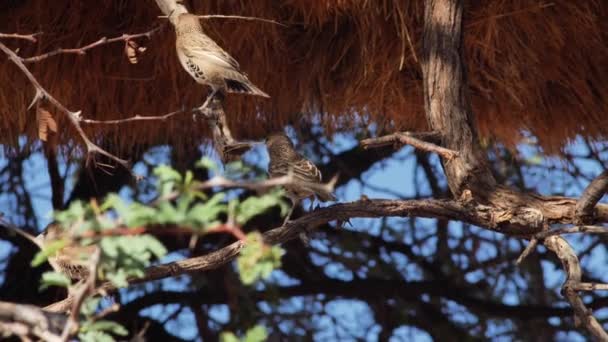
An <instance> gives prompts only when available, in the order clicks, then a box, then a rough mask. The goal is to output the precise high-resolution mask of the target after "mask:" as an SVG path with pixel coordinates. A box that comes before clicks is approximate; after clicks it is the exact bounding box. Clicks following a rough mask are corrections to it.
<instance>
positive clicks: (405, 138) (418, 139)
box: [360, 132, 458, 160]
mask: <svg viewBox="0 0 608 342" xmlns="http://www.w3.org/2000/svg"><path fill="white" fill-rule="evenodd" d="M436 136H437V134H436V133H433V132H431V133H412V132H397V133H393V134H389V135H385V136H383V137H379V138H370V139H365V140H361V143H360V144H361V146H363V148H365V149H368V148H376V147H380V146H386V145H391V144H399V145H403V144H407V145H412V146H413V147H415V148H417V149H419V150H422V151H427V152H435V153H437V154H438V155H440V156H442V157H443V158H445V159H447V160H452V159H454V158H456V157H458V152H457V151H454V150H450V149H447V148H445V147H441V146H439V145H437V144H434V143H432V142H428V141H425V140H423V139H425V138H428V137H432V138H436Z"/></svg>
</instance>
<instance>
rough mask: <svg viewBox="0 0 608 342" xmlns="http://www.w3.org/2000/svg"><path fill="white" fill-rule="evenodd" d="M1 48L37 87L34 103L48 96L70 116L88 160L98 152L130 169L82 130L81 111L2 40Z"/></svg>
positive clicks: (122, 160) (48, 98)
mask: <svg viewBox="0 0 608 342" xmlns="http://www.w3.org/2000/svg"><path fill="white" fill-rule="evenodd" d="M0 50H2V51H3V52H4V53H6V55H7V56H8V58H9V59H10V60H11V61H12V62H13V63H14V64H15V65H16V66H17V67H18V68H19V69H20V70H21V71H22V72H23V74H24V75H25V76H26V77H27V79H28V80H29V81H30V83H32V85H33V86H34V88H35V89H36V95H35V96H34V101H33V102H32V104H34V103H35V102H37V101H39V100H41V99H43V98H46V99H47V100H48V101H49V102H51V103H52V104H53V105H54V106H55V107H57V108H58V109H59V110H60V111H62V112H63V113H64V114H65V115H66V117H67V118H68V120H69V121H70V123H71V124H72V126H74V128H75V129H76V131H77V132H78V135H80V138H81V139H82V141H83V142H84V144H85V147H86V151H87V161H88V158H89V156H91V155H92V154H95V153H98V154H101V155H103V156H106V157H108V158H110V159H112V160H114V161H116V162H117V163H118V164H120V165H122V166H123V167H124V168H125V169H127V170H130V167H129V162H128V161H127V160H124V159H120V158H118V157H116V156H115V155H113V154H111V153H110V152H107V151H106V150H104V149H102V148H101V147H99V146H97V145H96V144H95V143H93V142H92V141H91V140H90V139H89V138H88V137H87V135H86V134H85V133H84V131H83V130H82V127H80V123H79V121H80V113H81V112H80V111H78V112H73V111H71V110H69V109H67V108H66V107H65V106H64V105H63V104H62V103H61V102H59V101H58V100H57V99H55V98H54V97H53V96H52V95H51V94H50V93H49V92H47V91H46V89H44V88H43V87H42V86H41V85H40V83H39V82H38V80H37V79H36V77H34V75H33V74H32V73H31V72H30V71H29V69H28V68H27V67H26V66H25V64H23V62H22V59H21V57H19V56H17V54H16V53H14V52H13V51H12V50H11V49H9V48H8V47H7V46H6V45H4V44H2V43H1V42H0Z"/></svg>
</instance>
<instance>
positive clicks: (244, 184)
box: [151, 174, 338, 205]
mask: <svg viewBox="0 0 608 342" xmlns="http://www.w3.org/2000/svg"><path fill="white" fill-rule="evenodd" d="M337 180H338V178H337V176H334V177H333V178H332V179H331V180H330V181H329V182H327V183H310V182H302V181H298V180H297V179H296V178H295V177H293V175H289V174H288V175H285V176H281V177H275V178H270V179H266V180H263V181H235V180H231V179H228V178H225V177H223V176H214V177H212V178H211V179H209V180H207V181H205V182H202V183H197V184H194V185H193V187H192V189H193V190H206V189H213V188H224V189H236V188H239V189H247V190H253V191H259V190H265V189H269V188H274V187H277V186H284V185H294V184H297V185H300V186H302V187H306V188H308V189H311V190H314V191H316V192H333V190H334V187H335V185H336V182H337ZM179 195H180V192H177V191H175V192H172V193H169V194H167V195H165V196H163V197H159V198H157V199H156V200H154V201H153V202H152V203H151V205H155V204H157V203H158V202H160V201H168V200H173V199H175V198H177V196H179Z"/></svg>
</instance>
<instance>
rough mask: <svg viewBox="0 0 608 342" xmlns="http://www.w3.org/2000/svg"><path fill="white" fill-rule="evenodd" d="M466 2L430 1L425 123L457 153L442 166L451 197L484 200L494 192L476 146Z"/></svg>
mask: <svg viewBox="0 0 608 342" xmlns="http://www.w3.org/2000/svg"><path fill="white" fill-rule="evenodd" d="M462 11H463V5H462V1H458V0H454V1H448V0H427V1H426V2H425V13H424V36H423V58H422V73H423V82H424V87H423V89H424V103H425V110H426V116H427V121H428V123H429V126H430V128H431V129H432V130H433V131H436V132H439V133H440V135H441V142H442V146H443V147H445V148H448V149H450V150H455V151H458V152H459V156H458V158H453V159H452V160H448V161H446V160H444V161H443V166H444V170H445V173H446V176H447V179H448V185H449V187H450V190H451V192H452V194H453V195H454V196H456V197H459V196H460V195H461V193H462V192H463V190H465V189H471V190H472V192H473V195H474V196H482V197H484V196H483V195H484V194H486V193H487V192H488V191H491V190H492V189H493V188H494V187H495V186H496V180H495V179H494V177H493V176H492V173H491V172H490V169H489V167H488V164H487V160H486V156H485V153H484V152H483V151H482V149H481V147H480V146H479V143H478V137H477V132H476V131H475V125H474V124H473V123H474V120H473V113H472V111H471V107H470V105H469V102H468V98H467V88H466V82H465V70H464V66H463V63H462V57H461V53H462Z"/></svg>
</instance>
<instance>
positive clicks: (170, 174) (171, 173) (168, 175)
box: [153, 165, 182, 197]
mask: <svg viewBox="0 0 608 342" xmlns="http://www.w3.org/2000/svg"><path fill="white" fill-rule="evenodd" d="M153 174H154V175H155V176H156V177H158V193H159V195H160V196H161V197H163V196H167V195H168V194H170V193H171V192H172V191H173V189H174V188H175V184H177V183H180V182H181V180H182V176H181V175H180V174H179V172H177V171H175V170H174V169H173V168H172V167H170V166H167V165H160V166H157V167H156V168H155V169H154V171H153Z"/></svg>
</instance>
